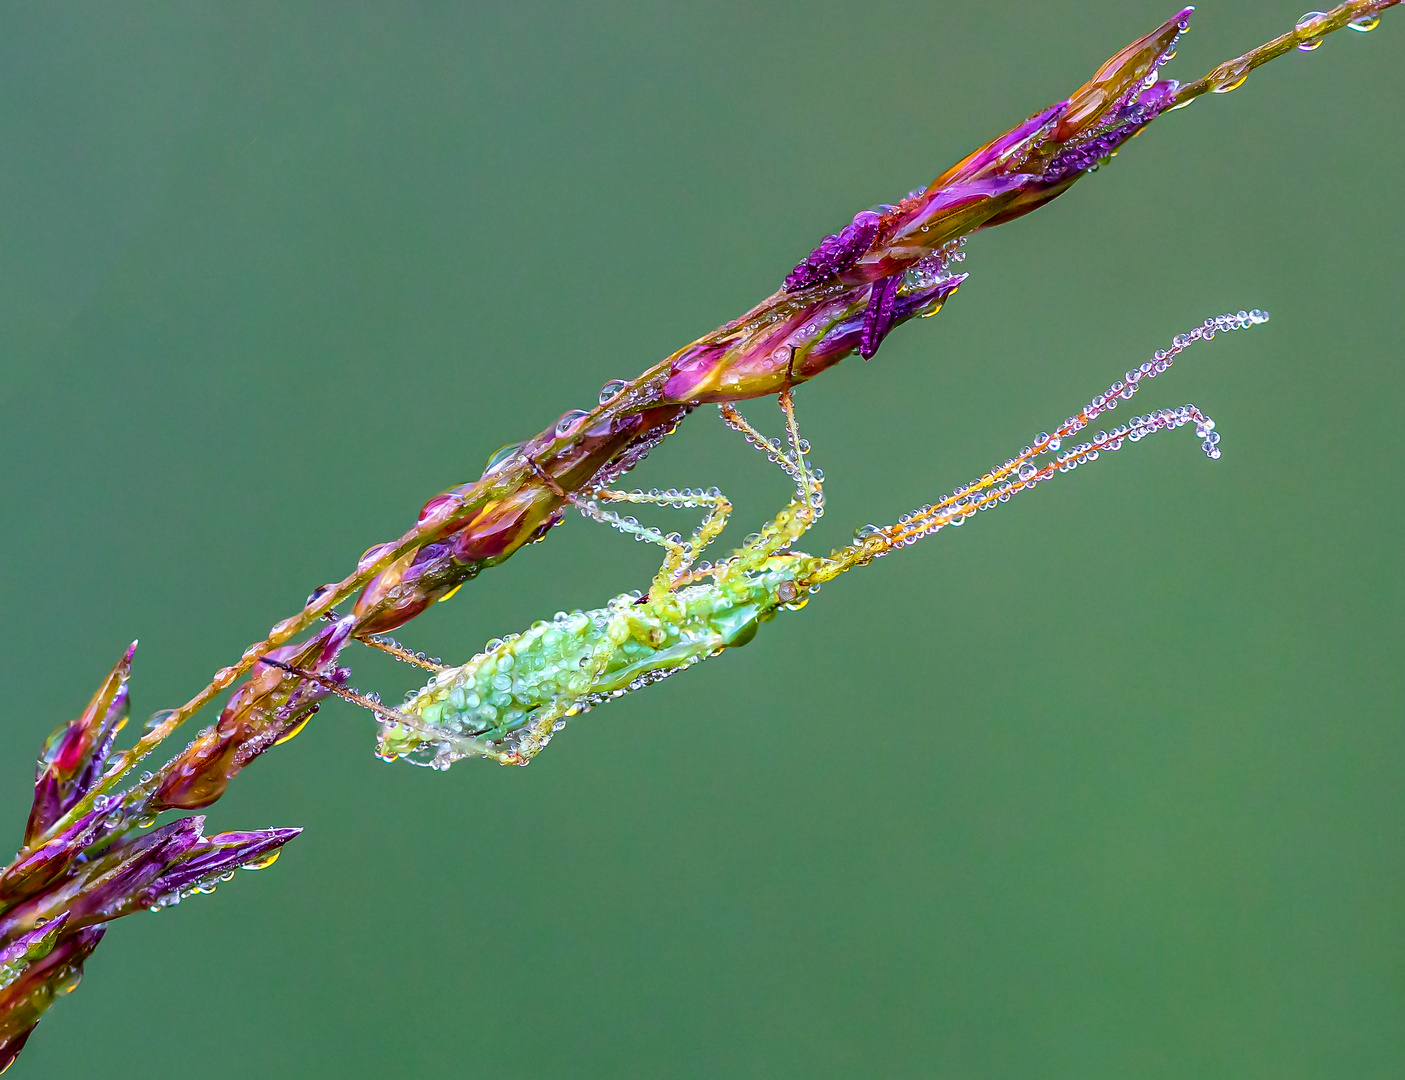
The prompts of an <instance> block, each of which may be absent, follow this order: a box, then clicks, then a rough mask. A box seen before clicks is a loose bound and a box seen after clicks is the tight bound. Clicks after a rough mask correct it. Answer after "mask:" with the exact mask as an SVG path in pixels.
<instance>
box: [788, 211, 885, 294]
mask: <svg viewBox="0 0 1405 1080" xmlns="http://www.w3.org/2000/svg"><path fill="white" fill-rule="evenodd" d="M879 220H880V219H879V217H878V215H877V214H876V213H874V212H873V211H872V210H863V211H860V212H859V213H857V214H855V215H854V220H853V221H851V222H849V224H847V225H845V226H844V228H843V229H841V230H840V231H839V232H837V233H832V234H831V235H829V236H826V237H825V238H824V239H823V240H821V241H820V246H819V247H817V248H815V250H814V251H812V252H810V254H808V255H806V256H805V258H804V259H803V260H801V261H800V262H799V263H798V264H797V265H796V267H795V269H794V270H792V271H791V272H790V273H789V274H787V275H786V276H785V291H786V292H797V291H798V290H800V289H808V288H809V287H810V286H811V285H817V284H819V283H820V282H821V281H824V280H825V279H827V278H831V277H833V276H834V275H835V274H838V273H841V272H843V271H845V270H847V269H849V267H851V266H853V265H854V263H856V262H858V261H859V259H860V258H861V257H862V256H863V255H864V253H865V252H867V251H868V249H869V248H870V247H871V246H872V245H873V240H874V238H875V237H876V236H877V235H878V222H879Z"/></svg>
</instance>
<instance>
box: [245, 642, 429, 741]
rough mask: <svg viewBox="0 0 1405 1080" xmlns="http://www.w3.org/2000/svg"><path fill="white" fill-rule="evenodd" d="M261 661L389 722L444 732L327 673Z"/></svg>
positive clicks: (422, 730) (422, 729)
mask: <svg viewBox="0 0 1405 1080" xmlns="http://www.w3.org/2000/svg"><path fill="white" fill-rule="evenodd" d="M259 662H260V663H263V664H267V665H269V666H270V667H276V668H278V669H279V670H281V671H286V672H287V673H288V674H289V675H296V676H297V677H298V678H299V679H306V680H307V681H308V682H310V683H315V684H316V685H318V686H320V687H322V688H323V689H324V690H328V691H330V692H331V693H333V694H336V695H337V697H339V698H341V699H342V700H343V701H349V702H351V703H352V704H353V705H360V706H361V708H363V709H368V710H369V711H371V712H373V713H375V714H376V716H378V717H379V718H380V719H382V720H385V721H387V722H389V723H392V724H400V725H402V726H404V727H408V728H413V729H414V730H416V731H419V732H422V733H431V734H436V735H442V734H443V733H442V732H430V729H429V728H428V727H426V726H425V725H423V724H420V723H418V722H416V721H415V720H414V719H413V718H411V717H408V716H405V715H404V714H402V713H398V712H396V711H395V710H394V709H392V708H389V707H388V706H386V705H383V704H381V702H380V699H379V698H374V697H371V696H370V695H368V694H363V693H361V692H360V691H359V690H356V689H353V688H351V687H347V686H343V685H342V684H341V683H339V682H337V681H336V680H335V679H332V678H329V677H328V676H326V675H319V674H318V673H317V672H315V671H308V670H307V669H306V668H300V667H296V666H295V665H293V664H285V663H283V661H282V660H275V659H273V657H271V656H262V657H260V658H259Z"/></svg>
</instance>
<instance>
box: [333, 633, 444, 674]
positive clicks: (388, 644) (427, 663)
mask: <svg viewBox="0 0 1405 1080" xmlns="http://www.w3.org/2000/svg"><path fill="white" fill-rule="evenodd" d="M353 636H355V637H356V640H357V641H359V642H361V644H362V645H365V646H367V647H369V648H372V649H379V650H380V651H381V652H383V653H388V654H389V655H391V656H393V657H395V659H397V660H399V661H400V662H401V663H404V664H413V665H414V666H415V667H418V668H424V670H425V671H433V672H435V673H436V674H438V673H439V672H442V671H448V670H449V668H448V666H447V665H445V664H436V663H435V662H434V661H433V660H431V659H429V658H428V657H427V656H424V655H422V654H421V653H415V652H411V651H410V650H409V649H407V648H405V646H404V645H401V644H400V642H398V641H396V640H395V639H394V638H391V637H387V636H386V635H384V634H374V635H368V636H366V637H359V636H356V635H353Z"/></svg>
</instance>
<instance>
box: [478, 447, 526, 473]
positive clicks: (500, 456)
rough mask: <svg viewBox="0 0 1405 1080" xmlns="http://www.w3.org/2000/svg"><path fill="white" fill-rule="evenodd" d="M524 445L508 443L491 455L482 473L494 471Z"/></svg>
mask: <svg viewBox="0 0 1405 1080" xmlns="http://www.w3.org/2000/svg"><path fill="white" fill-rule="evenodd" d="M524 445H525V444H524V443H520V442H515V443H508V444H507V445H506V446H503V447H500V448H499V449H498V450H497V451H496V452H495V453H494V454H493V456H492V457H490V458H489V459H488V464H486V465H484V466H483V471H484V473H490V472H492V471H493V470H494V469H496V468H498V466H500V465H502V464H503V463H504V462H505V461H507V460H508V459H509V458H510V457H512V456H513V455H514V454H516V453H517V451H519V450H521V449H522V447H523V446H524Z"/></svg>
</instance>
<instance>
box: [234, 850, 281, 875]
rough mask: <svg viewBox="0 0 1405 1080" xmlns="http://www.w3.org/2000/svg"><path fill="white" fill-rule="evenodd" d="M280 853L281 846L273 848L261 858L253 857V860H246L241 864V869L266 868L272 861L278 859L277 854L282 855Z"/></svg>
mask: <svg viewBox="0 0 1405 1080" xmlns="http://www.w3.org/2000/svg"><path fill="white" fill-rule="evenodd" d="M282 854H283V849H282V848H274V849H273V850H272V851H270V852H269V853H268V854H267V855H264V856H263V857H262V858H258V859H255V860H254V861H253V862H246V863H245V864H244V865H243V867H242V869H244V870H266V869H268V868H269V867H270V866H272V865H273V864H274V863H276V862H277V861H278V856H279V855H282Z"/></svg>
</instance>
